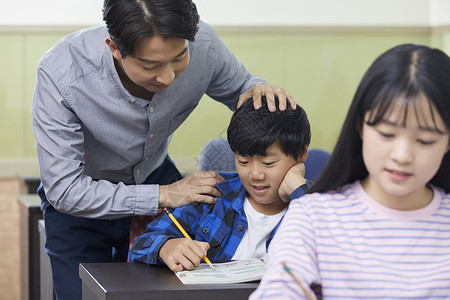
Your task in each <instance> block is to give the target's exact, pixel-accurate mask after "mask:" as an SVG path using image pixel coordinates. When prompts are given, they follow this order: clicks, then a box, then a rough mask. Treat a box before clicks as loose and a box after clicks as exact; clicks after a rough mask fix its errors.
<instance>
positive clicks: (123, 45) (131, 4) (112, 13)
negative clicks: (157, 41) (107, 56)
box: [103, 0, 200, 57]
mask: <svg viewBox="0 0 450 300" xmlns="http://www.w3.org/2000/svg"><path fill="white" fill-rule="evenodd" d="M199 19H200V16H199V15H198V12H197V7H196V6H195V4H194V3H193V2H192V1H191V0H105V1H104V3H103V20H104V21H105V23H106V26H107V27H108V32H109V35H110V37H111V39H112V40H113V41H114V43H115V44H116V46H117V47H118V48H119V51H120V53H121V55H122V56H123V57H125V56H127V55H130V56H133V55H134V53H135V50H136V47H138V45H139V43H140V42H142V41H144V40H146V39H148V38H151V37H154V36H157V35H158V36H161V37H163V38H165V39H166V38H180V39H187V40H189V41H194V38H195V34H196V33H197V31H198V22H199Z"/></svg>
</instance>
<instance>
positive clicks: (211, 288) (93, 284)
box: [79, 263, 258, 300]
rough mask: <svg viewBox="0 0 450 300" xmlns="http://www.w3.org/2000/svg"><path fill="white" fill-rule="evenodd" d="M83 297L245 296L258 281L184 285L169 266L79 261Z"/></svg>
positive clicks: (86, 299) (88, 299)
mask: <svg viewBox="0 0 450 300" xmlns="http://www.w3.org/2000/svg"><path fill="white" fill-rule="evenodd" d="M79 274H80V278H81V280H82V283H83V300H93V299H108V300H109V299H130V300H132V299H183V300H189V299H192V300H201V299H207V300H211V299H213V300H220V299H226V300H239V299H248V297H249V296H250V294H251V293H252V292H253V291H254V290H255V289H256V288H257V286H258V283H257V282H251V283H238V284H195V285H193V284H192V285H185V284H183V283H182V282H181V281H180V280H179V279H178V277H177V276H176V275H175V274H174V273H173V272H172V271H170V270H169V269H168V268H165V267H164V268H162V267H155V266H147V265H144V264H140V263H82V264H80V267H79Z"/></svg>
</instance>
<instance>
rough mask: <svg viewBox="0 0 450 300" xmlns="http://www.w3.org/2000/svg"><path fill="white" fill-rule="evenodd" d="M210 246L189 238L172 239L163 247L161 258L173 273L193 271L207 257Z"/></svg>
mask: <svg viewBox="0 0 450 300" xmlns="http://www.w3.org/2000/svg"><path fill="white" fill-rule="evenodd" d="M209 247H210V246H209V244H208V243H207V242H200V241H193V240H191V239H187V238H177V239H170V240H167V242H165V243H164V245H162V247H161V249H160V250H159V257H160V258H161V260H162V261H163V262H164V263H165V264H166V265H167V266H168V267H169V269H171V270H172V271H173V272H180V271H183V269H186V270H193V269H195V268H196V267H198V265H199V264H200V261H201V260H202V257H203V256H205V255H206V253H207V251H208V249H209Z"/></svg>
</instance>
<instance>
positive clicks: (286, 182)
mask: <svg viewBox="0 0 450 300" xmlns="http://www.w3.org/2000/svg"><path fill="white" fill-rule="evenodd" d="M305 183H306V179H305V164H303V163H297V164H295V165H293V166H292V167H291V168H290V169H289V170H288V171H287V173H286V175H284V179H283V181H282V182H281V184H280V187H279V188H278V194H279V195H280V197H281V199H283V201H284V202H289V201H291V199H290V198H289V196H290V195H291V194H292V192H294V191H295V190H296V189H297V188H298V187H299V186H301V185H302V184H305Z"/></svg>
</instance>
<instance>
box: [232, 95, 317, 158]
mask: <svg viewBox="0 0 450 300" xmlns="http://www.w3.org/2000/svg"><path fill="white" fill-rule="evenodd" d="M261 100H262V107H261V108H259V109H257V110H255V109H254V107H253V100H252V98H249V99H247V100H246V101H245V102H244V103H243V104H242V105H241V106H240V107H239V108H238V109H237V110H236V111H235V112H234V113H233V116H232V117H231V121H230V125H229V126H228V131H227V138H228V143H229V144H230V147H231V150H233V152H234V153H236V154H239V155H242V156H246V155H249V156H254V155H261V156H266V155H267V154H266V151H267V148H269V147H270V146H271V145H273V144H275V143H276V144H277V145H278V147H279V148H280V149H281V150H282V151H283V152H284V154H286V155H287V156H290V157H292V158H294V159H295V160H297V158H299V157H300V156H301V155H303V154H304V153H305V152H306V151H307V149H308V146H309V143H310V141H311V130H310V125H309V121H308V117H307V115H306V112H305V111H304V110H303V109H302V108H301V107H300V106H298V105H297V109H296V110H293V109H292V108H291V106H290V105H289V103H287V108H286V110H284V111H280V110H278V109H277V110H276V111H275V112H270V111H269V109H268V107H267V101H266V98H265V96H263V97H262V99H261ZM275 103H276V107H278V98H276V99H275Z"/></svg>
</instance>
